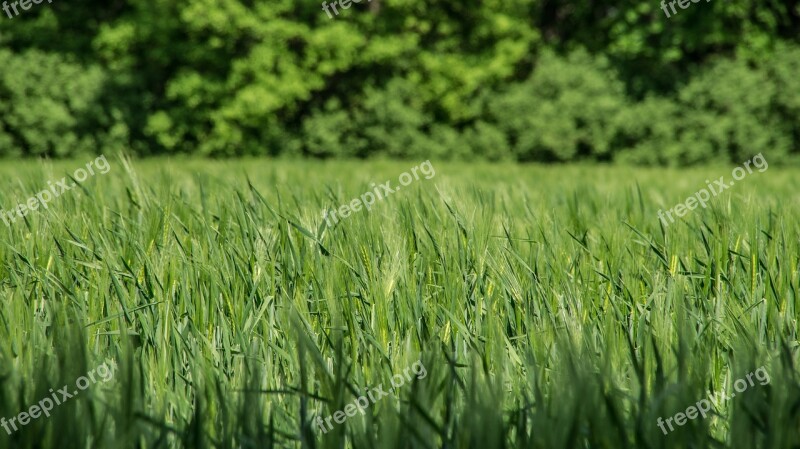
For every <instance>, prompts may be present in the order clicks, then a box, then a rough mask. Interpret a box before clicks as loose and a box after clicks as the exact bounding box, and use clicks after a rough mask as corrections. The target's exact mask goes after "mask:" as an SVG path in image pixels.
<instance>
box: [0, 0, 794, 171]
mask: <svg viewBox="0 0 800 449" xmlns="http://www.w3.org/2000/svg"><path fill="white" fill-rule="evenodd" d="M798 30H800V6H799V2H798V0H791V1H788V2H783V1H778V0H770V1H760V2H756V1H755V0H731V1H725V2H721V1H716V0H714V1H711V2H699V3H691V7H690V8H689V9H686V10H679V12H678V14H675V15H673V16H672V17H671V18H667V17H665V16H664V13H663V12H662V10H661V9H660V5H659V3H658V2H655V1H654V2H641V1H632V0H624V1H622V2H621V3H619V2H617V3H613V4H611V3H602V2H599V3H598V2H591V1H588V0H579V1H576V2H570V3H569V4H565V3H557V2H555V1H552V0H512V1H500V0H491V1H477V0H469V1H466V2H464V1H460V2H457V1H453V0H444V1H440V2H430V1H423V0H372V1H362V2H361V3H353V4H352V6H351V7H350V8H348V9H341V8H340V9H339V15H338V16H336V17H335V18H332V19H331V18H329V17H328V15H327V14H326V13H325V12H324V11H323V10H322V8H321V4H317V3H315V2H312V3H307V2H296V1H290V0H272V1H270V2H250V1H244V0H216V1H211V0H189V1H187V2H183V3H180V4H179V3H175V2H170V1H167V0H152V1H144V0H122V1H120V2H117V3H115V4H114V5H111V6H109V5H106V4H100V3H96V2H93V1H90V2H88V3H83V4H81V5H69V8H67V7H66V6H65V5H63V4H59V3H53V4H47V5H44V4H42V5H38V6H37V7H36V8H32V10H31V11H27V12H25V13H24V14H22V15H20V16H18V17H15V18H14V19H11V20H4V21H0V43H2V44H5V46H6V47H7V48H8V49H9V51H10V53H8V52H7V53H4V59H6V58H7V59H9V60H13V61H19V62H16V64H18V65H19V64H21V66H27V67H28V68H24V67H21V70H22V73H34V72H35V70H36V67H37V65H38V63H39V61H38V59H37V58H38V56H36V55H41V54H46V55H50V56H52V57H53V58H58V59H57V61H58V62H57V63H58V64H66V65H67V66H69V65H70V64H72V65H75V67H80V70H81V71H85V72H86V75H85V76H86V77H88V78H86V79H87V80H88V79H92V80H95V79H96V81H92V83H91V84H93V87H85V85H84V84H81V86H82V87H81V86H76V87H78V91H77V92H76V95H77V96H82V97H83V98H79V99H76V100H75V101H77V102H79V103H81V104H84V103H86V102H87V101H92V102H95V103H97V104H96V105H95V106H93V107H91V108H88V109H96V110H92V111H88V110H85V109H86V108H84V109H79V110H72V109H70V108H67V109H66V110H63V109H62V110H61V111H59V110H58V108H57V109H56V110H55V112H54V120H53V122H54V123H57V125H53V126H55V128H53V127H51V128H45V129H43V132H42V133H41V134H42V135H41V136H32V135H31V134H32V132H31V131H30V130H25V129H22V128H20V127H22V126H28V124H29V122H31V120H32V118H28V119H25V120H20V119H14V118H12V119H10V120H4V119H0V155H6V156H10V155H27V156H40V155H48V156H65V155H69V154H74V153H75V152H76V151H78V149H80V151H84V149H85V148H88V147H92V146H93V147H95V148H96V149H100V150H101V151H102V150H105V149H109V148H111V147H116V146H118V145H120V144H123V145H124V146H125V147H127V148H130V149H131V150H132V151H133V152H134V153H136V154H141V155H150V154H163V153H166V154H199V155H207V156H215V157H227V156H240V155H279V154H286V155H305V156H312V157H326V158H327V157H369V156H391V157H402V158H417V157H420V156H422V155H431V156H436V157H442V158H452V159H461V160H474V159H487V160H502V159H512V160H522V161H529V160H540V161H569V160H579V159H593V160H603V161H606V160H626V161H629V162H637V163H646V164H677V165H684V164H692V163H698V162H703V161H713V160H726V159H728V160H738V159H741V157H742V155H743V154H745V153H749V151H748V150H747V149H746V148H747V147H752V145H755V147H757V148H759V149H762V148H772V149H773V150H774V151H776V152H778V153H779V157H776V158H775V160H776V161H790V160H793V159H796V157H797V153H798V149H799V148H800V137H799V136H800V131H799V130H798V123H797V120H796V117H797V109H798V106H797V102H798V100H797V98H795V97H796V94H795V92H798V89H797V88H796V87H797V86H796V83H797V81H796V77H793V76H792V75H791V74H792V73H793V72H792V71H793V70H795V73H796V69H797V65H798V64H800V51H799V50H798V48H799V47H798V42H799V39H800V38H799V37H798V36H800V33H799V32H798ZM23 60H26V61H27V62H25V61H23ZM54 61H55V59H54ZM13 76H16V75H13ZM13 76H12V77H13ZM760 82H765V83H767V84H768V85H769V87H768V88H767V92H766V93H767V94H768V95H764V96H759V95H758V89H753V86H755V85H756V84H758V83H760ZM740 83H741V84H740ZM56 85H57V86H58V87H67V84H66V82H64V81H62V82H58V83H57V84H56ZM741 86H747V88H746V89H747V90H748V92H736V90H737V89H739V88H740V87H741ZM87 89H88V91H87ZM92 89H96V92H95V91H92ZM751 89H752V90H751ZM6 90H7V88H6ZM89 91H92V92H89ZM37 92H38V93H37V94H36V95H37V96H38V97H39V98H40V100H37V101H38V103H37V102H36V101H35V102H33V103H31V104H37V105H38V106H36V107H37V108H40V109H41V108H43V107H44V104H45V103H47V102H48V101H52V102H54V103H56V104H63V103H64V102H65V101H66V100H65V95H64V94H63V93H64V92H67V91H66V90H58V91H54V92H53V93H52V95H53V97H52V98H49V96H50V95H51V94H50V93H48V91H47V90H43V89H38V90H37ZM59 92H61V93H59ZM93 92H94V93H93ZM98 92H99V94H98ZM767 97H769V99H770V100H769V101H770V102H769V103H768V100H767ZM23 98H27V97H23ZM90 98H94V100H89V99H90ZM14 99H15V100H21V98H18V97H14ZM9 100H11V98H9ZM773 101H774V102H773ZM43 102H44V103H43ZM654 102H655V103H654ZM667 103H669V104H671V105H672V106H666V105H667ZM655 104H658V105H659V106H658V107H655V106H654V105H655ZM7 108H8V106H7ZM20 108H22V109H24V107H23V106H20ZM658 109H663V110H664V114H667V113H668V114H672V116H669V121H670V122H671V123H670V124H669V125H663V124H657V123H654V122H644V120H643V117H648V118H650V119H653V120H655V121H665V120H666V117H667V116H665V117H659V116H658V115H657V114H658ZM15 114H16V113H15ZM26 114H28V115H30V113H26ZM78 124H80V125H78ZM759 124H760V125H759ZM656 128H657V129H656ZM65 129H68V130H67V131H65V136H67V137H65V139H64V143H63V145H62V148H55V147H54V142H55V136H57V134H58V132H61V131H62V130H65ZM650 135H658V138H659V139H662V142H663V145H660V144H658V143H656V142H653V141H651V140H648V139H649V137H648V136H650ZM20 136H23V137H20ZM109 136H112V137H109ZM34 137H36V139H38V141H37V142H35V143H34V144H33V146H37V145H38V148H33V147H32V146H31V145H32V144H31V143H28V142H27V140H30V139H34ZM45 141H46V145H42V144H43V143H44V142H45Z"/></svg>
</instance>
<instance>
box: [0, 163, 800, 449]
mask: <svg viewBox="0 0 800 449" xmlns="http://www.w3.org/2000/svg"><path fill="white" fill-rule="evenodd" d="M87 162H88V160H79V159H74V160H69V161H59V162H34V161H26V162H14V163H11V162H4V163H2V166H0V208H2V209H3V214H4V215H3V217H4V218H3V221H0V419H2V420H0V426H2V427H0V448H3V449H4V448H14V449H32V448H80V449H83V448H87V449H88V448H97V449H119V448H141V449H144V448H148V449H150V448H170V449H172V448H186V449H195V448H208V449H212V448H213V449H216V448H219V449H229V448H230V449H233V448H271V447H272V448H283V447H291V448H331V449H333V448H337V449H339V448H363V449H368V448H431V449H432V448H475V449H480V448H504V447H505V448H512V447H513V448H542V449H556V448H609V449H611V448H613V449H620V448H653V449H659V448H787V449H789V448H798V447H800V377H798V374H800V370H798V366H797V365H798V362H800V360H799V357H798V336H797V330H798V326H797V319H798V310H797V309H798V307H797V305H798V293H799V290H800V223H799V222H798V217H799V216H800V215H799V214H798V210H799V209H798V208H800V194H799V193H798V192H800V189H799V187H800V180H798V177H797V172H796V170H794V171H793V170H790V169H785V168H779V167H777V166H776V167H774V168H770V169H769V170H765V171H763V172H760V171H758V170H755V171H753V172H752V173H751V174H749V175H748V176H746V177H744V178H743V179H741V180H737V181H736V184H735V185H733V186H730V188H727V189H725V190H724V191H722V192H721V193H719V194H718V195H714V196H713V197H711V198H710V199H709V201H708V204H707V207H705V208H704V207H696V208H694V210H689V211H688V212H686V213H685V214H684V216H683V217H676V220H675V221H674V222H669V221H665V220H662V219H660V218H659V211H661V210H663V211H667V210H669V209H671V208H674V207H675V205H677V204H679V203H683V202H685V201H686V199H687V198H688V197H690V196H692V195H694V194H695V192H698V191H699V190H700V189H703V188H706V187H707V186H708V185H709V183H710V182H713V181H714V180H716V179H718V178H720V177H721V176H726V177H727V178H728V179H730V176H731V169H732V168H733V167H730V166H722V165H720V166H706V167H700V168H692V169H680V170H678V169H648V168H633V167H630V168H628V167H624V166H604V165H550V166H545V165H516V164H507V165H502V164H501V165H490V164H466V163H445V162H437V161H435V160H433V161H430V162H426V161H422V160H419V161H416V160H413V161H412V160H409V161H407V162H398V161H392V162H388V161H379V160H378V161H370V162H363V161H292V160H265V159H251V160H247V159H245V160H238V161H204V160H195V159H189V160H181V159H148V160H130V159H127V158H125V157H123V156H120V155H108V159H107V163H108V167H109V169H108V170H107V171H106V172H105V173H103V172H101V171H99V170H97V169H96V168H95V170H94V171H95V172H94V174H92V175H91V176H87V177H86V178H85V180H84V181H80V180H79V179H75V173H77V171H76V170H77V169H80V168H81V167H87ZM425 164H427V165H425ZM420 167H423V168H424V169H425V171H419V170H417V171H415V175H414V176H410V175H409V177H407V178H406V180H410V181H409V182H408V183H404V182H402V175H403V174H404V173H409V174H410V173H411V172H412V168H420ZM65 177H66V179H64V178H65ZM60 180H61V182H62V183H63V182H64V181H65V182H66V183H67V184H70V185H71V184H75V186H74V187H71V188H69V189H68V190H66V189H64V188H61V190H60V193H58V194H57V189H56V186H57V184H58V182H59V181H60ZM387 181H391V186H392V187H393V190H394V191H393V193H390V192H388V191H386V190H381V189H380V186H381V185H385V183H386V182H387ZM67 184H62V185H67ZM401 184H403V185H402V189H398V188H397V187H398V186H400V185H401ZM51 185H52V188H51ZM46 190H49V191H50V194H48V195H47V196H49V197H51V198H49V201H48V202H47V203H46V207H45V202H44V201H40V200H39V199H36V198H37V194H38V195H41V192H42V191H46ZM366 193H370V194H371V195H372V196H373V197H374V198H373V199H374V202H373V203H372V204H369V208H367V207H366V205H367V203H366V201H364V200H363V198H365V195H366ZM379 194H382V195H381V198H377V197H378V196H379ZM42 196H43V195H41V196H40V197H38V198H41V197H42ZM355 199H362V200H361V203H359V202H358V201H355ZM37 201H38V203H37ZM18 204H28V205H29V210H28V211H27V212H26V214H25V215H24V216H18V214H17V215H15V217H16V218H14V219H12V218H8V217H10V215H8V214H9V213H10V212H9V211H11V210H12V209H13V208H15V207H16V205H18ZM359 204H360V206H359ZM687 204H688V202H687ZM347 205H349V206H347ZM34 207H35V208H36V209H37V210H30V209H33V208H34ZM348 207H349V209H348ZM334 210H335V211H337V212H338V213H337V215H336V217H335V218H333V219H330V217H331V216H332V215H331V211H334ZM673 216H675V213H673ZM742 385H744V388H742Z"/></svg>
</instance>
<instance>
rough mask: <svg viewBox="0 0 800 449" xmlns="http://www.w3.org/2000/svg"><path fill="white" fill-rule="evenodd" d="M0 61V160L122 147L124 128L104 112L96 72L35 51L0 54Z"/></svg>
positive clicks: (102, 75)
mask: <svg viewBox="0 0 800 449" xmlns="http://www.w3.org/2000/svg"><path fill="white" fill-rule="evenodd" d="M0 60H3V62H4V63H3V64H2V65H0V99H2V101H0V117H2V118H0V123H2V125H1V126H0V155H2V156H17V155H21V154H25V155H34V156H60V157H64V156H75V155H79V154H83V155H85V154H93V153H96V152H97V151H98V148H113V147H115V146H117V147H119V146H120V145H121V144H124V143H125V142H126V140H127V127H126V126H125V124H124V123H122V122H120V121H119V120H117V117H118V114H115V113H113V112H109V110H108V109H106V107H105V101H104V100H103V98H102V97H103V94H104V90H105V87H106V83H107V77H108V74H107V73H106V72H105V71H103V70H102V69H101V68H100V67H97V66H89V67H84V66H82V65H81V64H78V63H75V62H71V61H68V60H67V58H65V57H64V56H63V55H61V54H47V53H43V52H41V51H38V50H29V51H27V52H25V53H21V54H14V53H11V52H10V51H8V50H0Z"/></svg>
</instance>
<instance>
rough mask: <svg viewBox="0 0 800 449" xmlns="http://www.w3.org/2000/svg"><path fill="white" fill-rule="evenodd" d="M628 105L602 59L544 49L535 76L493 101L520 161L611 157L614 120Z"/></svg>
mask: <svg viewBox="0 0 800 449" xmlns="http://www.w3.org/2000/svg"><path fill="white" fill-rule="evenodd" d="M625 106H626V101H625V95H624V87H623V85H622V83H621V82H619V81H618V80H617V79H615V78H614V76H613V72H612V71H611V70H610V68H609V67H608V63H607V62H606V61H604V60H599V61H595V60H593V59H592V58H591V57H590V56H588V55H587V54H585V53H583V52H580V53H574V54H572V55H570V57H569V58H568V59H562V58H558V57H556V56H555V55H553V54H552V53H549V52H545V53H544V54H542V55H541V56H540V57H539V63H538V65H537V66H536V68H535V70H534V72H533V75H532V76H531V77H530V79H528V80H527V81H526V82H524V83H521V84H517V85H512V86H511V87H510V88H509V89H508V91H507V92H505V93H504V94H502V95H499V96H498V97H497V98H495V99H493V100H492V101H491V102H490V110H491V111H492V115H493V118H494V119H495V120H496V122H497V124H498V127H499V128H500V129H502V130H503V131H505V133H506V135H507V136H509V138H510V140H511V142H512V148H513V152H514V155H515V156H516V157H517V159H519V160H523V161H531V160H551V161H552V160H555V161H568V160H574V159H577V158H579V157H583V156H592V157H595V158H605V159H607V158H608V156H609V153H610V151H611V147H610V143H611V139H612V137H613V135H614V129H613V127H611V126H610V125H611V123H612V121H613V119H614V117H615V116H616V115H617V114H618V113H619V112H620V111H621V110H622V109H623V108H624V107H625Z"/></svg>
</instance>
